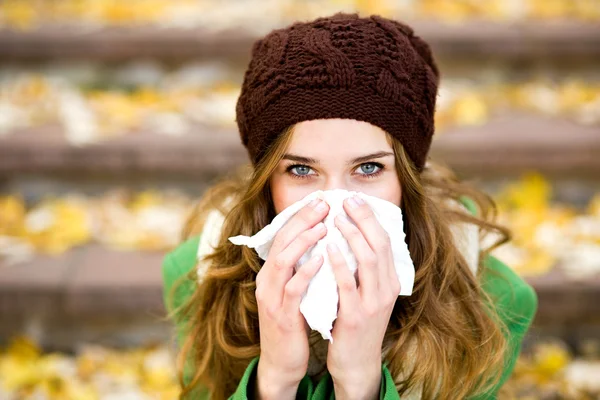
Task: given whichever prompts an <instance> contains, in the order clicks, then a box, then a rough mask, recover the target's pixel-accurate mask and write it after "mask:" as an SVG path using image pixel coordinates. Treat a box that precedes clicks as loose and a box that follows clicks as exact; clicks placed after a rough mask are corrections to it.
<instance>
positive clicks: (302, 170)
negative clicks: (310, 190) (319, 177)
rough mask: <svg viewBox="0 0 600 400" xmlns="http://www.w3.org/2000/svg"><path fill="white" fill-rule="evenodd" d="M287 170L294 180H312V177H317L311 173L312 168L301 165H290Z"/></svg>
mask: <svg viewBox="0 0 600 400" xmlns="http://www.w3.org/2000/svg"><path fill="white" fill-rule="evenodd" d="M285 170H286V172H287V173H288V174H289V175H290V176H291V177H292V178H300V179H303V178H310V176H311V175H315V174H314V173H310V172H311V171H312V168H310V167H309V166H307V165H300V164H295V165H290V166H289V167H287V168H286V169H285Z"/></svg>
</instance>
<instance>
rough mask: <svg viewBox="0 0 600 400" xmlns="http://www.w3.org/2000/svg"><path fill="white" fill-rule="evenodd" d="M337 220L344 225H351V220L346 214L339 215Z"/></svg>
mask: <svg viewBox="0 0 600 400" xmlns="http://www.w3.org/2000/svg"><path fill="white" fill-rule="evenodd" d="M336 218H338V219H339V221H340V222H342V223H344V224H348V223H350V220H349V219H348V217H346V216H345V215H344V214H338V215H337V217H336Z"/></svg>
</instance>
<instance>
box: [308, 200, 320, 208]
mask: <svg viewBox="0 0 600 400" xmlns="http://www.w3.org/2000/svg"><path fill="white" fill-rule="evenodd" d="M320 201H321V199H314V200H313V201H311V202H310V203H308V206H309V207H312V208H315V207H316V206H317V204H319V202H320Z"/></svg>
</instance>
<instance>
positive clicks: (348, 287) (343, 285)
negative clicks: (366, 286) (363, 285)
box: [339, 279, 356, 292]
mask: <svg viewBox="0 0 600 400" xmlns="http://www.w3.org/2000/svg"><path fill="white" fill-rule="evenodd" d="M339 287H340V290H342V291H344V292H351V291H353V290H354V289H356V284H355V283H354V282H353V281H352V280H350V279H345V280H343V281H341V282H340V284H339Z"/></svg>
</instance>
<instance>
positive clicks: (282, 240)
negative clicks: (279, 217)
mask: <svg viewBox="0 0 600 400" xmlns="http://www.w3.org/2000/svg"><path fill="white" fill-rule="evenodd" d="M286 243H287V238H286V236H285V235H284V234H283V232H280V234H279V235H277V236H276V237H275V240H274V241H273V248H275V249H283V248H284V247H285V244H286Z"/></svg>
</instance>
